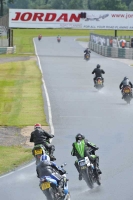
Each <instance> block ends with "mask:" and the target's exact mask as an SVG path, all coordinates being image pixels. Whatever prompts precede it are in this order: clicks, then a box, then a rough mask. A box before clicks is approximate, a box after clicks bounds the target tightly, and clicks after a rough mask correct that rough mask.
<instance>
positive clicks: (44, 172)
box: [36, 154, 68, 196]
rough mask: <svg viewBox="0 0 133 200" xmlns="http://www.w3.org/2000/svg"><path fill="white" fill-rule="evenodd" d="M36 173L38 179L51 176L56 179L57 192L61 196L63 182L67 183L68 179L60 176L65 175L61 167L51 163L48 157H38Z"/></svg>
mask: <svg viewBox="0 0 133 200" xmlns="http://www.w3.org/2000/svg"><path fill="white" fill-rule="evenodd" d="M36 172H37V177H38V178H42V177H43V176H51V175H52V176H54V177H56V180H57V183H58V192H59V193H60V195H62V196H63V184H64V181H68V179H64V177H63V176H62V175H63V174H66V171H65V170H64V169H63V167H58V166H57V165H56V164H55V163H54V162H51V161H50V157H49V156H48V155H46V154H45V155H42V156H41V157H40V162H39V164H38V165H37V166H36Z"/></svg>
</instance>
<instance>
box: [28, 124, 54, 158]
mask: <svg viewBox="0 0 133 200" xmlns="http://www.w3.org/2000/svg"><path fill="white" fill-rule="evenodd" d="M34 129H35V130H34V131H33V132H32V133H31V137H30V142H34V145H38V144H42V145H43V146H44V147H45V148H46V149H47V150H48V151H49V156H50V158H51V160H56V158H55V157H54V156H53V153H54V151H55V146H54V145H52V144H50V143H49V139H51V138H53V137H54V135H52V134H50V133H47V132H46V131H44V130H43V129H42V127H41V124H35V126H34Z"/></svg>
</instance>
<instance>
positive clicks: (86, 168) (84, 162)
mask: <svg viewBox="0 0 133 200" xmlns="http://www.w3.org/2000/svg"><path fill="white" fill-rule="evenodd" d="M91 145H92V146H93V145H94V144H92V143H90V146H91ZM76 150H77V151H78V153H79V155H80V158H79V159H78V161H77V162H78V167H79V171H80V173H81V174H82V177H83V179H84V180H85V182H86V183H87V185H88V187H89V188H91V189H92V188H93V187H94V183H97V184H98V185H101V182H100V180H101V177H100V174H99V173H98V166H96V164H94V162H92V161H90V160H93V161H95V160H96V159H97V156H96V155H94V149H92V148H91V147H89V154H90V156H91V159H89V158H88V157H86V156H85V155H84V154H85V143H84V140H82V141H80V142H78V143H76Z"/></svg>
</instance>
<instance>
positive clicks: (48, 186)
mask: <svg viewBox="0 0 133 200" xmlns="http://www.w3.org/2000/svg"><path fill="white" fill-rule="evenodd" d="M41 188H42V190H46V189H48V188H50V183H49V182H45V183H42V184H41Z"/></svg>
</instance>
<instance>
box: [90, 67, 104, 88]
mask: <svg viewBox="0 0 133 200" xmlns="http://www.w3.org/2000/svg"><path fill="white" fill-rule="evenodd" d="M100 67H101V66H100V65H99V64H97V67H96V68H95V69H94V70H93V72H92V74H95V77H94V79H93V80H94V87H95V85H96V79H97V77H101V78H102V81H103V83H104V78H103V77H102V74H105V71H104V70H103V69H100Z"/></svg>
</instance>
